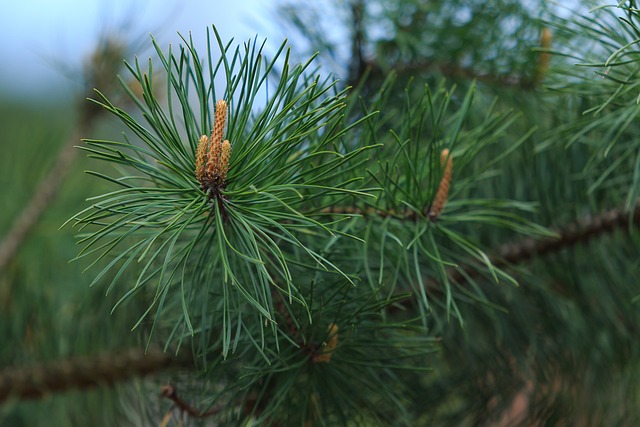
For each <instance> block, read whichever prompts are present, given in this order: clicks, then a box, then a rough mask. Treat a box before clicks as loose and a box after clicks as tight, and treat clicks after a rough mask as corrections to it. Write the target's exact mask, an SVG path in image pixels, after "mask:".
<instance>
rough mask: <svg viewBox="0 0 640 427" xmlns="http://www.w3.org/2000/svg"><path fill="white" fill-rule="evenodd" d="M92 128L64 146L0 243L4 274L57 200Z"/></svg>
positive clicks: (81, 128) (84, 127) (82, 128)
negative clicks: (76, 147)
mask: <svg viewBox="0 0 640 427" xmlns="http://www.w3.org/2000/svg"><path fill="white" fill-rule="evenodd" d="M89 125H90V123H81V125H80V126H79V127H78V129H77V130H76V131H75V132H74V133H73V136H72V137H71V138H69V140H68V142H65V144H64V145H63V146H62V147H61V148H60V151H59V152H58V156H57V158H56V160H55V163H54V165H53V167H52V168H51V170H50V171H49V173H48V174H47V175H45V176H44V178H42V180H41V181H40V182H39V183H38V185H37V186H36V191H35V192H34V193H33V196H32V197H31V200H30V201H29V202H28V203H27V205H26V206H25V207H24V209H23V210H22V212H20V213H19V214H18V216H17V217H16V219H15V220H14V222H13V224H12V225H11V228H10V229H9V231H8V232H7V234H6V235H5V236H4V238H3V239H2V242H0V271H2V270H4V268H5V267H6V266H7V265H8V264H9V263H10V262H11V260H12V259H13V258H14V257H15V256H16V254H17V252H18V249H20V246H21V245H22V243H24V241H25V240H26V239H27V237H28V236H29V233H30V232H31V230H32V229H33V227H34V226H35V225H36V224H37V223H38V220H39V219H40V217H41V216H42V214H43V213H44V211H45V210H46V209H47V207H48V206H49V205H50V204H51V202H52V201H53V200H54V199H55V197H56V194H58V190H59V189H60V186H61V184H62V182H63V180H64V177H65V175H66V173H67V172H68V171H69V169H70V168H71V165H72V164H73V161H74V159H75V158H76V152H77V151H78V150H76V149H75V148H74V147H75V145H76V144H77V143H78V142H79V141H80V139H81V137H82V135H84V134H85V131H86V130H87V129H88V127H89Z"/></svg>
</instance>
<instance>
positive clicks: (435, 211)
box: [429, 148, 453, 220]
mask: <svg viewBox="0 0 640 427" xmlns="http://www.w3.org/2000/svg"><path fill="white" fill-rule="evenodd" d="M445 163H446V164H445ZM440 164H441V165H444V172H443V173H442V178H441V179H440V185H438V191H437V192H436V197H435V198H434V199H433V203H432V204H431V211H430V212H429V219H431V220H435V219H437V218H438V216H439V215H440V214H441V213H442V210H443V209H444V205H445V203H447V196H448V195H449V185H450V184H451V175H452V173H453V159H452V158H451V156H450V155H449V150H448V149H446V148H445V149H444V150H442V153H441V154H440Z"/></svg>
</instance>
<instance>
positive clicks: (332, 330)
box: [313, 323, 340, 363]
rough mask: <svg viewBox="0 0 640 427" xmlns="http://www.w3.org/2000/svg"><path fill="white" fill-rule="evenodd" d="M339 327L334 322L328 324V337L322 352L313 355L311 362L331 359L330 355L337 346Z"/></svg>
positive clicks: (326, 361) (322, 361)
mask: <svg viewBox="0 0 640 427" xmlns="http://www.w3.org/2000/svg"><path fill="white" fill-rule="evenodd" d="M339 329H340V328H338V325H336V324H335V323H332V324H330V325H329V337H328V338H327V340H326V341H325V345H324V348H323V349H322V352H321V353H318V354H315V355H314V356H313V363H329V362H330V361H331V356H332V355H333V352H334V351H335V350H336V347H337V346H338V330H339Z"/></svg>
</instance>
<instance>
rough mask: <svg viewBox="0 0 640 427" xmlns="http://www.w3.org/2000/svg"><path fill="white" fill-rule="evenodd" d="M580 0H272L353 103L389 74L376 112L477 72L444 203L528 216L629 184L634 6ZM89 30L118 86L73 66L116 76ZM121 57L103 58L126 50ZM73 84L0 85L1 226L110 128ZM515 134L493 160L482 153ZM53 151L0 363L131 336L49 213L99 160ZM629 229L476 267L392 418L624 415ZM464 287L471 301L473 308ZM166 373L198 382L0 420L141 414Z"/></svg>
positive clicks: (546, 218) (594, 206) (564, 419)
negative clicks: (53, 91)
mask: <svg viewBox="0 0 640 427" xmlns="http://www.w3.org/2000/svg"><path fill="white" fill-rule="evenodd" d="M616 4H617V3H610V4H609V6H615V5H616ZM574 6H575V7H574ZM592 6H596V4H595V3H589V4H586V3H584V2H580V3H579V4H578V3H577V2H576V3H572V5H571V6H570V5H566V4H562V5H557V4H554V3H550V2H545V1H533V2H532V1H525V0H492V1H475V0H454V1H423V0H394V1H381V0H380V1H378V0H370V1H364V0H353V1H337V0H336V1H323V2H318V3H313V4H309V3H307V2H304V3H303V2H288V3H286V4H283V3H278V4H277V5H276V6H274V7H276V10H275V11H274V15H275V16H277V17H278V18H277V19H279V20H280V22H281V23H282V31H283V33H284V34H285V35H287V36H289V37H290V40H291V44H292V45H293V51H294V54H295V55H298V56H299V58H301V59H304V58H306V56H307V55H308V54H310V53H313V52H319V62H320V64H322V67H323V68H324V69H325V70H326V71H330V72H333V73H335V74H336V75H337V76H338V77H340V78H341V79H342V82H343V83H341V84H342V85H343V86H345V87H346V86H354V87H355V88H356V93H357V95H358V96H359V97H361V99H362V101H361V102H362V103H363V104H367V103H375V102H376V100H377V96H379V93H380V92H379V89H380V88H381V87H382V86H384V85H385V84H386V83H385V82H388V80H387V79H388V77H389V75H390V74H393V75H395V78H396V82H395V86H394V88H396V89H394V91H392V92H391V94H390V95H389V99H388V100H387V101H386V102H387V103H386V104H385V108H387V110H386V112H385V111H383V114H389V116H393V114H392V111H396V112H397V111H398V110H400V109H401V108H402V105H403V103H404V102H406V99H407V98H408V99H416V98H417V97H418V95H417V94H418V93H421V89H422V87H423V85H424V84H429V85H430V86H431V87H433V88H437V87H440V86H439V85H441V84H442V81H445V82H446V85H447V86H451V85H457V86H458V89H457V90H456V91H455V92H454V96H453V97H452V105H453V108H454V109H455V108H460V106H461V105H462V103H463V95H464V94H465V93H466V91H467V89H468V88H469V87H470V86H471V85H472V83H473V82H477V85H478V86H477V92H476V101H475V104H474V108H473V109H471V110H470V111H469V113H468V116H467V122H466V125H465V126H466V129H475V128H477V127H479V126H481V125H482V124H484V123H486V122H487V120H488V115H487V113H488V111H492V112H494V113H495V114H505V116H504V117H512V118H513V120H512V121H511V122H510V126H508V127H507V128H505V129H504V131H503V132H502V133H501V137H500V140H499V142H498V143H496V144H493V145H489V146H488V148H487V149H485V150H483V151H481V152H480V153H478V154H477V155H476V157H475V158H474V161H473V162H471V163H469V164H467V165H465V171H464V175H458V176H456V177H455V178H454V180H455V179H460V180H462V179H464V177H465V176H467V177H469V176H478V177H480V178H479V179H477V180H475V181H473V182H468V183H467V184H466V185H464V186H461V188H459V189H458V190H456V191H458V194H457V195H456V197H455V199H456V200H462V201H463V200H465V199H468V198H488V199H494V198H495V199H511V200H514V201H521V202H532V203H534V204H535V206H536V210H535V211H533V210H532V211H530V212H527V213H526V214H525V215H526V217H527V219H529V220H532V221H534V222H535V223H538V224H541V225H544V226H547V227H550V228H560V227H563V226H564V225H565V224H567V223H571V222H575V221H578V220H583V221H584V218H585V217H591V218H593V217H595V216H596V215H597V214H598V213H599V212H601V211H603V210H607V209H614V208H619V209H631V210H632V215H631V218H633V213H634V212H633V209H634V207H635V205H636V201H637V198H638V187H639V185H640V184H639V182H640V179H639V178H638V177H639V176H640V166H639V165H640V160H638V159H640V143H639V142H638V141H640V140H639V139H638V138H637V135H638V130H639V129H637V126H638V124H637V120H635V119H636V116H637V113H638V111H640V110H638V108H639V107H638V104H637V102H636V97H637V96H638V95H637V83H636V80H635V77H636V76H637V72H638V69H639V64H640V59H639V58H638V56H637V55H638V54H637V50H636V48H635V44H630V43H633V42H636V41H637V40H638V38H639V37H640V32H639V31H638V28H637V27H636V25H635V20H636V19H637V12H635V10H634V7H635V5H634V2H627V3H625V4H624V6H629V7H630V9H627V10H625V9H615V8H609V9H598V10H595V11H592V12H589V10H588V7H592ZM167 31H168V30H167ZM547 32H548V33H547ZM105 40H110V39H108V38H106V39H105ZM276 42H277V40H276ZM101 43H102V44H101ZM101 43H98V44H97V48H96V51H95V53H94V55H97V56H93V57H91V58H88V59H87V64H89V65H88V66H87V68H86V69H85V71H84V74H83V75H84V76H85V77H86V78H87V82H86V83H87V87H86V88H87V89H90V88H91V87H98V88H100V89H101V90H103V91H104V90H109V91H111V93H112V94H113V96H116V97H117V96H118V93H119V92H118V90H119V89H117V87H116V86H113V85H112V83H108V82H105V81H104V80H101V77H98V74H99V73H97V74H91V69H92V68H91V64H94V65H96V64H98V63H100V64H101V61H102V60H104V61H106V65H107V67H106V68H107V71H106V75H107V76H113V75H115V74H117V73H118V72H119V71H118V68H119V67H120V62H119V60H114V59H113V58H112V57H107V54H112V53H113V50H112V49H102V50H101V46H102V48H104V47H105V46H107V47H113V46H112V45H110V44H109V42H104V41H103V42H101ZM105 43H106V44H105ZM136 43H137V42H136ZM276 44H277V43H276ZM135 46H137V47H136V48H135V49H134V53H137V54H140V52H139V50H136V49H140V48H139V44H136V45H135ZM121 53H122V54H117V55H116V56H119V57H127V56H128V55H129V53H130V52H129V51H127V50H126V49H123V50H122V52H121ZM143 54H144V53H143ZM614 54H615V55H614ZM612 55H614V56H612ZM607 59H610V62H609V63H607ZM576 63H578V64H582V65H581V66H576ZM110 64H112V65H110ZM101 67H102V65H101ZM93 69H94V70H95V69H96V68H95V67H94V68H93ZM100 69H102V68H100ZM408 85H410V86H408ZM405 87H409V88H411V89H410V90H407V91H405V90H404V88H405ZM414 90H415V93H414V92H413V91H414ZM85 95H86V94H83V93H78V95H77V97H76V98H77V99H72V100H69V99H61V100H60V101H57V100H48V101H47V102H44V101H43V102H37V103H32V104H29V103H23V102H20V101H16V100H15V99H8V100H0V141H1V142H2V144H0V188H2V191H0V204H1V206H3V207H4V209H3V210H2V214H1V215H0V235H6V233H8V231H9V230H10V229H11V227H12V224H13V221H14V219H15V218H16V216H19V215H20V212H21V210H22V208H23V207H24V206H25V205H26V204H27V203H28V202H29V200H30V198H31V196H32V195H33V194H34V192H35V191H36V190H37V186H38V185H42V184H41V180H42V179H43V178H44V177H46V176H47V173H48V171H49V170H50V169H51V168H52V167H53V165H54V163H55V161H56V158H57V156H58V153H59V151H60V150H61V149H62V148H63V147H64V146H65V145H66V144H69V140H70V138H74V137H75V135H76V134H77V130H78V129H79V128H80V129H83V130H84V131H85V132H84V133H86V134H83V135H81V136H82V137H86V136H95V135H100V137H101V138H103V137H104V138H108V137H109V136H110V135H117V134H118V133H119V132H120V131H121V129H120V125H118V124H117V123H116V122H115V121H112V120H111V119H109V118H107V117H104V116H103V115H101V113H99V112H97V111H93V110H91V111H90V112H89V110H90V109H91V108H93V107H91V106H89V104H87V103H86V102H81V100H82V99H83V98H84V97H85ZM510 120H511V119H510ZM383 121H384V116H383ZM523 138H525V139H524V140H523ZM516 142H519V143H518V144H517V146H516V147H515V148H517V149H514V151H513V152H511V153H510V154H509V157H508V159H509V160H508V162H501V163H500V164H499V165H498V166H497V167H495V168H491V169H487V168H486V167H484V165H485V164H487V163H489V162H490V161H492V160H493V159H495V158H496V157H498V156H500V155H502V154H504V153H505V152H507V151H509V150H510V149H512V148H513V147H512V144H516ZM71 143H73V144H76V143H78V141H72V142H71ZM72 165H73V166H72V167H71V168H70V170H68V171H67V172H68V173H67V174H66V176H65V178H64V180H63V181H62V186H61V188H60V191H59V193H58V194H57V196H56V197H55V198H54V199H53V200H52V202H51V203H50V204H48V205H47V207H46V210H45V211H44V213H43V215H42V217H41V218H40V219H39V221H38V222H37V224H36V225H35V227H34V228H33V229H32V230H31V232H30V233H29V235H28V238H27V239H26V240H25V241H24V244H23V245H22V246H21V247H20V248H19V251H18V252H17V254H16V256H15V257H14V258H13V259H12V260H11V261H10V262H9V263H8V264H7V265H6V267H4V269H3V270H2V271H0V341H1V342H3V343H5V345H3V346H0V367H8V368H11V367H23V366H30V365H32V364H35V363H43V362H47V361H52V360H59V359H64V358H67V357H71V356H74V357H75V356H81V355H90V354H96V353H101V352H109V351H120V350H123V349H127V348H129V347H132V346H133V347H135V346H139V345H140V342H141V337H140V336H139V335H138V334H137V333H129V332H128V331H129V329H130V327H131V325H132V324H133V323H134V322H135V321H136V320H137V318H138V312H139V310H136V309H133V308H132V309H131V310H128V307H127V306H125V307H124V308H123V309H120V310H119V311H117V313H116V315H110V311H111V308H112V307H113V304H114V303H115V301H116V300H115V298H117V295H113V296H112V295H109V296H106V297H105V295H104V292H103V289H101V288H99V287H97V288H89V287H88V284H89V283H90V282H91V281H92V279H93V277H92V276H91V274H90V273H89V274H83V272H82V270H83V268H84V266H83V265H82V264H81V263H73V262H72V263H69V260H70V259H72V258H74V257H75V256H76V255H77V252H78V247H77V245H76V243H75V241H74V238H73V234H74V230H72V229H70V228H63V229H60V228H59V227H60V225H61V224H62V223H63V222H64V221H65V220H66V219H68V218H69V217H70V216H71V215H72V214H74V213H76V212H77V211H78V210H79V207H81V206H83V203H84V199H85V196H86V195H87V194H96V193H98V192H99V191H100V190H101V189H100V188H97V187H96V186H97V185H99V184H97V181H96V180H87V179H86V176H85V175H84V174H83V173H82V172H83V171H84V170H86V169H91V170H100V168H102V167H104V165H100V164H93V163H92V161H91V160H90V159H86V158H80V157H78V158H77V159H75V161H73V163H72ZM454 206H455V205H454ZM630 222H631V221H630ZM464 232H465V233H466V234H467V235H471V236H473V238H474V239H475V240H476V241H478V242H481V243H482V245H483V246H484V247H487V248H494V249H495V253H498V252H499V250H498V249H499V248H500V245H501V244H503V243H505V242H509V241H513V240H514V239H516V237H517V236H516V235H515V234H514V233H513V232H512V231H509V230H508V229H496V228H493V227H487V228H482V227H477V226H476V225H474V224H473V223H469V225H468V226H466V230H464ZM639 244H640V236H639V235H638V233H637V230H636V229H635V228H634V226H633V224H631V223H630V224H628V226H623V227H619V229H617V230H614V231H612V232H610V233H608V234H607V235H605V236H597V237H594V238H593V239H592V240H590V241H584V242H578V243H577V244H575V245H574V246H570V245H567V247H566V248H564V249H562V250H560V251H558V252H554V253H551V254H548V255H544V254H543V256H541V257H538V258H536V259H535V260H533V261H531V262H526V263H519V264H517V265H514V266H513V268H511V269H509V273H510V274H512V275H513V276H514V277H515V278H516V279H517V280H518V282H519V284H520V286H519V287H511V286H510V285H508V284H507V283H501V284H499V285H496V284H495V283H491V282H490V281H489V280H487V279H486V278H476V279H475V280H474V281H472V284H473V286H474V287H475V289H474V292H473V293H471V292H470V293H469V295H468V298H467V299H466V300H465V298H464V297H461V298H460V299H459V301H458V303H459V309H460V315H461V317H462V319H464V327H462V326H461V325H458V324H457V323H455V322H451V323H449V324H444V325H443V324H439V325H434V326H433V328H434V330H436V331H437V334H438V338H439V340H440V343H441V344H440V347H441V351H440V352H439V353H437V354H436V355H431V356H429V357H425V364H426V365H428V366H429V367H431V368H433V370H432V371H431V372H430V373H428V374H424V375H422V374H421V375H406V377H403V381H405V385H406V388H407V389H409V390H413V393H411V394H408V395H405V396H403V398H406V399H407V400H408V402H405V407H406V411H407V413H408V414H409V415H406V414H405V415H406V418H407V419H411V420H412V423H413V425H436V426H438V425H443V426H444V425H452V426H457V425H487V426H511V425H518V424H523V425H532V426H534V425H593V426H600V425H611V426H613V425H619V426H634V425H637V424H638V423H639V422H640V410H639V409H638V408H639V407H640V406H639V405H638V404H639V403H640V401H639V396H638V381H637V380H638V369H639V368H640V364H639V361H640V359H639V352H640V340H638V337H639V336H640V335H639V332H640V331H639V330H638V329H639V325H640V323H639V321H640V312H639V307H638V304H637V303H636V302H634V301H635V300H637V297H638V295H640V288H639V286H638V277H640V262H639V261H638V260H639V259H640V249H639V248H640V246H639ZM462 292H463V293H464V291H462ZM478 295H483V297H484V299H483V302H490V304H486V303H483V304H480V303H479V302H478V298H477V296H478ZM164 375H167V376H164ZM169 379H171V380H173V381H177V382H179V383H181V384H183V385H184V386H185V387H187V388H189V387H190V386H191V388H193V389H197V388H199V387H200V388H205V386H204V385H202V384H199V385H194V384H190V383H189V381H190V380H188V379H186V380H185V379H183V380H182V381H181V380H180V379H177V380H176V377H175V376H171V375H169V374H158V375H157V376H155V377H153V378H152V379H149V380H136V379H132V380H129V381H127V382H124V383H121V384H119V385H117V386H115V387H97V388H92V389H90V390H89V391H86V392H84V391H70V392H66V393H61V394H51V395H47V396H45V397H44V398H42V399H39V400H33V401H30V400H25V401H21V400H17V399H13V400H12V399H9V400H8V401H5V402H4V403H3V405H2V406H0V424H2V425H8V426H37V425H59V426H64V425H70V426H71V425H105V426H107V425H109V426H111V425H159V424H161V423H162V420H163V416H164V415H165V413H167V411H168V410H169V408H170V407H171V403H170V402H169V401H168V400H163V399H162V398H161V397H159V394H160V388H159V385H160V384H163V383H164V382H165V381H168V380H169ZM185 383H186V384H185ZM361 421H362V420H361ZM203 423H205V424H206V423H207V421H206V420H205V421H203ZM362 423H363V424H365V425H369V424H368V423H370V425H375V424H374V422H373V421H371V420H366V419H365V420H363V421H362Z"/></svg>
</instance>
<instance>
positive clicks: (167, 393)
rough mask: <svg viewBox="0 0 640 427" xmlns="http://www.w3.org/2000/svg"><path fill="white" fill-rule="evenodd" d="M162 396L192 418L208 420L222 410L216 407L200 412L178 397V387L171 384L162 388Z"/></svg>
mask: <svg viewBox="0 0 640 427" xmlns="http://www.w3.org/2000/svg"><path fill="white" fill-rule="evenodd" d="M160 396H162V397H166V398H167V399H169V400H171V401H172V402H173V403H174V404H175V406H176V407H177V408H178V409H180V411H182V412H183V413H186V414H188V415H189V416H190V417H192V418H207V417H211V416H214V415H216V414H217V413H218V412H220V411H221V410H222V408H221V407H219V406H214V407H213V408H211V409H209V410H207V411H200V410H199V409H197V408H196V407H194V406H192V405H190V404H189V403H188V402H187V401H186V400H184V399H182V398H181V397H180V396H179V395H178V391H177V390H176V387H175V386H173V385H171V384H167V385H164V386H162V388H161V392H160Z"/></svg>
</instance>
